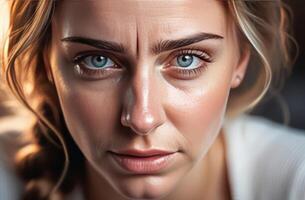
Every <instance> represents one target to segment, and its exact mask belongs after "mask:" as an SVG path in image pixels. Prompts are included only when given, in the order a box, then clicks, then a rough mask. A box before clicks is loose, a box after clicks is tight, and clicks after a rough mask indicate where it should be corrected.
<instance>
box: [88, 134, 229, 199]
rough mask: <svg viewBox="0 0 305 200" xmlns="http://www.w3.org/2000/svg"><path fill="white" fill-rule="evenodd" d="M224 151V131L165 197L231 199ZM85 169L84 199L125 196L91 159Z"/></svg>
mask: <svg viewBox="0 0 305 200" xmlns="http://www.w3.org/2000/svg"><path fill="white" fill-rule="evenodd" d="M225 155H226V154H225V141H224V136H223V132H222V131H221V132H220V134H219V135H218V137H217V138H216V140H215V142H214V143H213V145H212V147H211V148H210V150H209V151H208V153H207V154H206V155H205V157H204V158H203V159H202V160H201V161H200V162H199V163H197V165H196V166H195V167H194V168H193V169H192V170H191V171H190V172H189V173H188V174H187V175H186V176H185V177H184V179H183V180H182V181H181V183H180V184H178V186H177V188H176V189H175V191H174V192H173V193H171V194H170V195H169V196H167V197H166V199H163V200H173V199H175V200H183V199H189V198H190V197H192V199H193V200H197V199H198V200H202V199H217V200H229V199H230V196H231V195H230V189H229V182H228V175H227V166H226V157H225ZM86 162H87V161H86ZM86 173H87V176H86V178H85V184H84V185H85V186H86V187H85V188H84V192H85V197H86V198H85V199H88V200H98V199H112V200H124V198H122V197H121V196H120V195H119V194H118V193H117V192H116V191H115V190H114V189H113V188H112V187H111V186H110V185H109V183H108V182H107V181H106V180H105V179H104V178H103V177H102V176H101V175H100V174H98V172H96V170H94V169H93V168H92V167H91V165H90V164H89V163H88V162H87V163H86ZM198 174H200V176H199V175H198ZM101 188H102V190H101Z"/></svg>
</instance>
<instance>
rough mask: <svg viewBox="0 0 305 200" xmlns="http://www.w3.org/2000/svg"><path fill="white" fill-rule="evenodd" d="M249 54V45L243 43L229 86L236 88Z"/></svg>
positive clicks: (243, 75)
mask: <svg viewBox="0 0 305 200" xmlns="http://www.w3.org/2000/svg"><path fill="white" fill-rule="evenodd" d="M250 55H251V50H250V47H249V46H248V45H244V48H243V50H242V52H241V54H240V57H239V61H238V63H237V65H236V67H235V68H234V71H233V75H232V80H231V88H237V87H238V86H239V85H240V84H241V82H242V81H243V79H244V77H245V74H246V71H247V67H248V64H249V60H250Z"/></svg>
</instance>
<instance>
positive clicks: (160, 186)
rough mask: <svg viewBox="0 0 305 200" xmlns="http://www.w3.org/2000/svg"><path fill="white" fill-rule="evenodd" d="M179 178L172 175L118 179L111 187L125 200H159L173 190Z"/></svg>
mask: <svg viewBox="0 0 305 200" xmlns="http://www.w3.org/2000/svg"><path fill="white" fill-rule="evenodd" d="M179 177H180V176H177V174H174V173H173V174H166V175H163V176H158V175H137V176H130V177H125V178H121V179H118V180H117V181H118V182H117V183H114V182H113V183H112V186H113V187H114V189H115V190H116V191H117V192H118V193H119V194H120V195H121V196H122V197H124V198H125V199H126V200H144V199H147V200H148V199H149V200H161V199H164V198H165V197H167V196H169V195H170V193H171V192H172V191H173V190H175V188H176V185H177V183H178V182H179V180H178V179H179Z"/></svg>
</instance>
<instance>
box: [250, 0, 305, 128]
mask: <svg viewBox="0 0 305 200" xmlns="http://www.w3.org/2000/svg"><path fill="white" fill-rule="evenodd" d="M284 2H285V3H286V4H287V5H288V6H290V8H291V11H292V14H293V15H292V20H293V21H292V25H291V26H292V29H293V30H292V36H294V38H295V39H296V42H297V43H298V45H299V55H298V57H297V60H296V62H295V63H294V65H293V70H292V74H291V76H290V77H289V79H288V80H287V81H286V83H285V85H284V87H283V89H282V90H281V91H280V94H279V95H278V96H274V97H268V95H267V98H265V99H264V100H263V101H262V103H260V104H259V105H258V106H257V107H256V109H255V110H254V111H253V112H252V114H253V115H261V116H265V117H267V118H269V119H272V120H273V121H277V122H280V123H283V122H284V121H285V115H288V118H289V119H288V120H289V121H288V125H289V126H291V127H295V128H299V129H305V1H303V0H284Z"/></svg>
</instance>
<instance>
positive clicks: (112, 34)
mask: <svg viewBox="0 0 305 200" xmlns="http://www.w3.org/2000/svg"><path fill="white" fill-rule="evenodd" d="M222 4H223V2H221V1H216V0H215V1H210V0H171V1H165V0H158V1H156V0H145V1H143V0H121V1H113V0H98V1H92V0H82V1H62V2H60V3H59V4H58V6H57V7H56V11H55V16H54V20H53V21H52V41H51V48H50V52H49V61H48V62H50V71H49V72H50V73H51V75H52V76H53V79H54V83H55V86H56V89H57V93H58V96H59V99H60V104H61V108H62V111H63V114H64V118H65V122H66V124H67V127H68V129H69V131H70V133H71V135H72V137H73V138H74V140H75V141H76V143H77V145H78V146H79V148H80V149H81V151H82V152H83V153H84V155H85V157H86V159H87V161H88V163H89V164H90V166H92V167H93V168H94V169H95V170H96V171H97V172H98V174H99V175H100V178H104V179H106V180H107V181H108V182H109V184H110V185H111V186H112V187H113V188H114V189H115V190H116V191H117V192H119V193H120V194H122V195H123V196H126V197H130V198H143V197H149V198H156V197H161V196H164V195H165V194H167V193H169V192H170V191H172V190H173V189H174V187H175V186H176V184H177V183H179V182H180V181H181V180H183V177H184V176H185V175H187V174H188V173H189V172H190V171H191V170H192V169H193V167H194V166H195V164H196V163H198V161H200V160H201V159H202V158H203V157H204V156H205V155H206V153H207V151H208V150H209V149H210V147H211V145H212V144H213V142H214V141H215V138H216V137H217V136H218V134H219V130H220V128H221V125H222V120H223V118H224V114H225V110H226V104H227V100H228V97H229V92H230V89H231V88H233V87H236V86H237V85H238V84H239V80H238V79H237V78H236V77H237V75H239V76H240V77H243V74H244V71H245V68H246V64H247V58H248V56H245V55H240V54H239V52H240V51H239V47H238V41H237V38H236V34H235V32H234V27H233V25H232V23H231V21H230V18H229V16H228V13H227V11H226V9H225V7H224V5H222ZM127 149H128V150H130V149H131V150H139V151H142V150H143V151H144V150H151V149H158V150H166V151H170V152H172V154H171V155H170V156H167V157H166V158H168V159H164V158H165V157H162V158H161V159H159V160H158V159H157V160H153V161H147V160H148V159H146V161H143V160H144V159H143V157H142V158H138V159H131V158H127V157H120V156H115V154H114V153H112V152H120V151H124V150H127ZM125 153H126V152H125ZM127 153H128V152H127ZM129 153H130V152H129ZM138 153H139V152H138ZM141 159H142V160H141Z"/></svg>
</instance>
